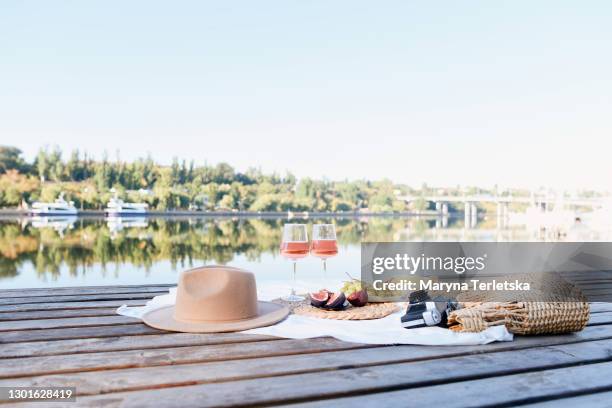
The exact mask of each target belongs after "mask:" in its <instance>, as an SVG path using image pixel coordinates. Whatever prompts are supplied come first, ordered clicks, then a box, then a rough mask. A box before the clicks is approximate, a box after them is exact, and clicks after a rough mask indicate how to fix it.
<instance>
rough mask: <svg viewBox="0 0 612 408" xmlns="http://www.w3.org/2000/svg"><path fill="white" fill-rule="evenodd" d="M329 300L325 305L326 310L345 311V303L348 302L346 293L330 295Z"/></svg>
mask: <svg viewBox="0 0 612 408" xmlns="http://www.w3.org/2000/svg"><path fill="white" fill-rule="evenodd" d="M329 295H330V297H329V300H328V301H327V303H326V304H325V308H326V309H330V310H342V309H344V303H345V302H346V296H344V292H342V291H340V292H337V293H330V294H329Z"/></svg>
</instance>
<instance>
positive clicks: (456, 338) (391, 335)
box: [117, 288, 513, 346]
mask: <svg viewBox="0 0 612 408" xmlns="http://www.w3.org/2000/svg"><path fill="white" fill-rule="evenodd" d="M273 292H276V291H268V292H267V293H266V292H265V291H263V292H260V293H259V294H258V296H259V299H260V300H272V299H275V298H278V297H279V296H278V294H277V293H273ZM175 301H176V288H171V289H170V291H169V293H168V294H167V295H161V296H156V297H154V298H153V299H151V300H150V301H149V302H147V304H146V305H145V306H141V307H128V306H125V305H124V306H121V307H119V308H118V309H117V313H118V314H120V315H122V316H129V317H135V318H139V319H141V318H142V316H143V315H144V314H145V313H147V312H149V311H151V310H155V309H157V308H159V307H163V306H168V305H173V304H174V303H175ZM402 314H403V311H399V312H397V313H393V314H391V315H389V316H387V317H385V318H382V319H376V320H352V321H351V320H328V319H317V318H315V317H308V316H300V315H294V314H292V315H289V316H288V317H287V318H286V319H285V320H283V321H282V322H279V323H277V324H275V325H273V326H268V327H259V328H257V329H251V330H246V331H244V332H243V333H250V334H263V335H269V336H276V337H284V338H289V339H307V338H313V337H324V336H331V337H335V338H337V339H339V340H344V341H350V342H354V343H363V344H419V345H429V346H459V345H461V346H470V345H478V344H487V343H492V342H495V341H512V339H513V336H512V334H511V333H510V332H508V330H507V329H506V327H505V326H494V327H490V328H489V329H487V330H485V331H482V332H480V333H455V332H452V331H450V330H447V329H443V328H441V327H425V328H420V329H404V328H403V327H402V326H401V325H400V316H401V315H402Z"/></svg>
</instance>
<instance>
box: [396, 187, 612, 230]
mask: <svg viewBox="0 0 612 408" xmlns="http://www.w3.org/2000/svg"><path fill="white" fill-rule="evenodd" d="M397 199H398V200H403V201H405V202H407V203H410V202H413V201H416V200H425V201H428V202H433V203H435V206H436V212H437V213H438V214H440V215H442V216H447V215H448V203H462V204H463V213H464V217H465V224H466V226H470V225H476V223H477V220H478V205H477V204H478V203H492V204H496V205H497V218H498V221H503V220H506V219H507V218H508V207H509V205H510V204H528V205H529V206H531V207H535V208H539V209H540V210H541V211H543V212H546V211H548V210H549V209H550V208H551V206H553V207H557V208H567V207H574V208H575V207H590V208H600V207H602V206H603V205H604V203H606V202H608V203H609V202H610V200H611V198H610V197H597V198H570V197H562V196H561V197H557V196H554V195H536V194H532V195H531V196H529V197H526V196H519V197H516V196H502V195H491V194H473V195H461V196H453V195H420V196H417V195H398V196H397Z"/></svg>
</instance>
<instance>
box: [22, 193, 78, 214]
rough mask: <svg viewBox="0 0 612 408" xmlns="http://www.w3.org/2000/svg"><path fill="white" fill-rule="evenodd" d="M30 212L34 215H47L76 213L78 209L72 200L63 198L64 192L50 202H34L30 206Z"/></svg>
mask: <svg viewBox="0 0 612 408" xmlns="http://www.w3.org/2000/svg"><path fill="white" fill-rule="evenodd" d="M29 212H30V214H31V215H34V216H49V215H77V214H78V212H79V211H78V210H77V208H76V207H75V206H74V202H73V201H70V202H68V201H66V200H64V193H61V194H60V196H59V197H58V198H57V200H55V201H54V202H52V203H43V202H39V201H37V202H34V203H32V207H31V208H30V211H29Z"/></svg>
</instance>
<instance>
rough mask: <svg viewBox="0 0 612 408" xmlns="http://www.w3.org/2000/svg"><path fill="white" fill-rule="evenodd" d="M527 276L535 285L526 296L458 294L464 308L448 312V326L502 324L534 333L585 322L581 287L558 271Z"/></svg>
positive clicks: (474, 328)
mask: <svg viewBox="0 0 612 408" xmlns="http://www.w3.org/2000/svg"><path fill="white" fill-rule="evenodd" d="M527 280H531V281H532V282H533V284H534V285H533V286H532V287H533V289H532V290H531V291H530V292H529V294H527V295H524V296H523V297H524V299H516V300H510V299H508V301H499V300H500V299H499V298H498V297H495V300H498V301H494V302H492V301H487V299H486V298H487V296H486V295H483V294H482V293H480V294H478V295H477V297H478V298H479V299H470V294H468V293H465V294H462V295H463V296H462V295H459V296H458V298H461V297H463V299H462V300H461V305H462V308H461V309H458V310H455V311H453V312H452V313H451V314H450V315H449V318H448V324H449V326H450V327H449V328H450V329H451V330H453V331H458V332H479V331H482V330H485V329H486V328H488V327H490V326H497V325H502V324H503V325H505V326H506V327H507V328H508V331H510V332H512V333H516V334H523V335H533V334H559V333H571V332H577V331H580V330H582V329H583V328H584V327H585V326H586V324H587V322H588V321H589V316H590V310H589V304H588V302H587V301H586V298H585V297H584V295H583V294H582V293H581V291H580V290H579V289H578V288H576V287H575V286H574V285H572V284H570V283H569V282H567V281H565V280H562V279H560V278H559V277H558V276H556V275H538V276H529V277H527ZM488 297H489V298H493V296H492V295H491V296H488ZM514 297H515V298H516V297H517V295H514ZM518 297H520V296H518Z"/></svg>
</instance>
